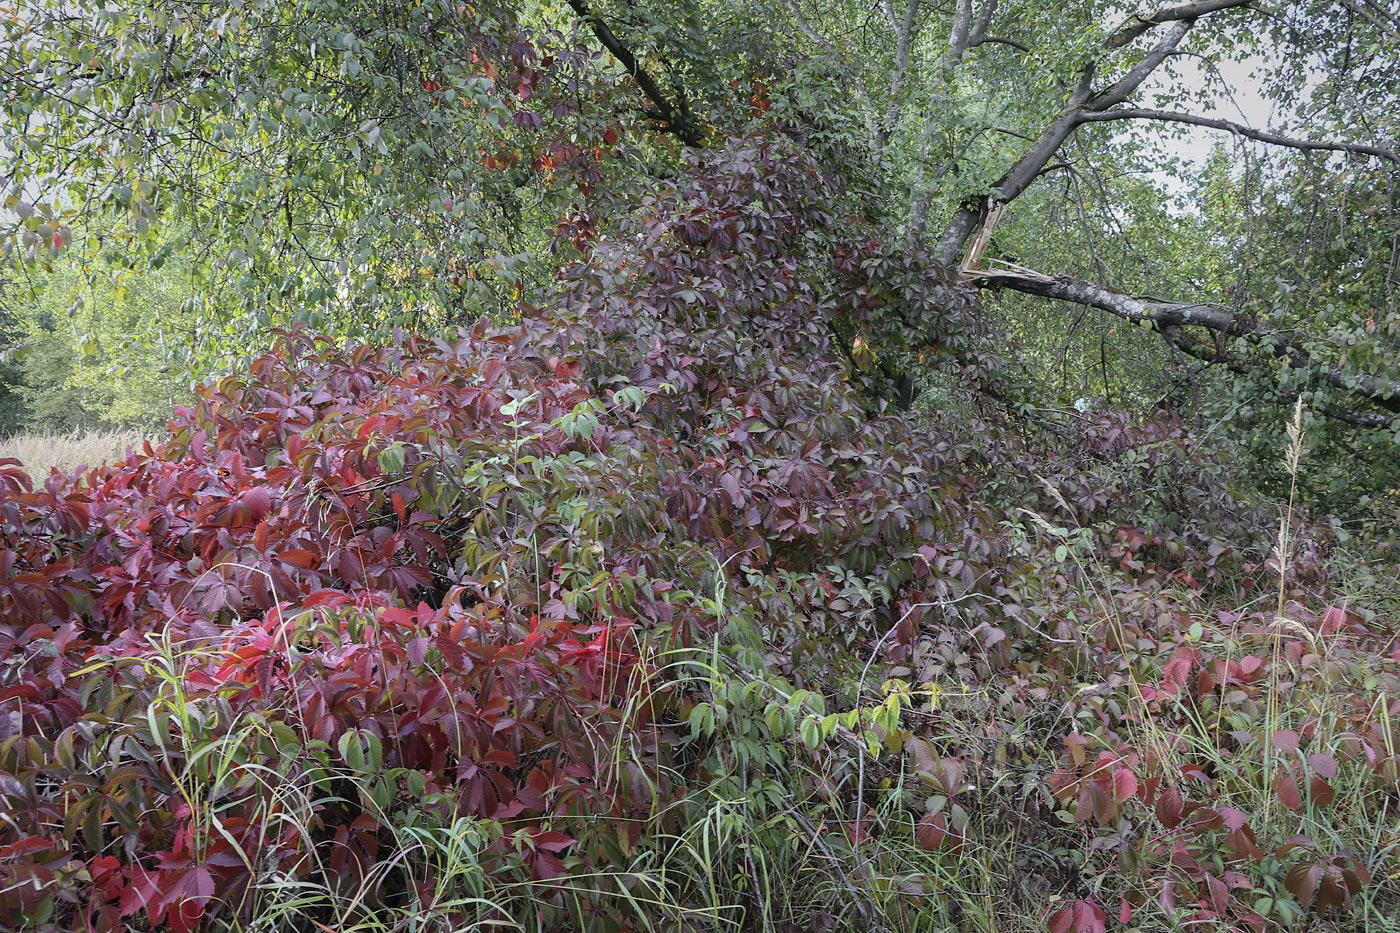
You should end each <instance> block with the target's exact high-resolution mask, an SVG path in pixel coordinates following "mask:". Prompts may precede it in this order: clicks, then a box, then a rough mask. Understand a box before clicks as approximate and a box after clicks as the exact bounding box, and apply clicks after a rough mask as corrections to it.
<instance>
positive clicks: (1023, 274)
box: [964, 268, 1400, 427]
mask: <svg viewBox="0 0 1400 933" xmlns="http://www.w3.org/2000/svg"><path fill="white" fill-rule="evenodd" d="M964 274H965V275H966V276H967V277H968V278H969V279H970V280H971V281H973V282H974V283H975V284H976V285H978V286H979V287H981V288H994V289H1000V288H1008V289H1011V290H1013V291H1018V292H1022V293H1024V294H1027V295H1036V296H1039V297H1041V298H1053V299H1056V300H1058V301H1067V302H1071V303H1073V304H1078V305H1086V306H1088V307H1091V308H1097V309H1098V310H1100V311H1106V312H1108V313H1109V314H1113V315H1116V316H1117V317H1120V318H1123V319H1124V320H1127V321H1132V322H1133V323H1135V324H1140V325H1143V326H1147V327H1151V328H1152V329H1153V330H1155V331H1157V332H1159V333H1161V334H1162V335H1163V337H1164V338H1165V339H1166V340H1168V341H1169V342H1170V343H1171V344H1172V345H1173V346H1175V347H1177V348H1178V349H1181V350H1182V351H1183V352H1186V353H1189V354H1190V355H1191V356H1194V357H1196V358H1197V359H1201V360H1205V361H1206V362H1210V363H1220V364H1224V365H1226V366H1228V367H1230V368H1231V369H1233V370H1236V371H1237V372H1238V371H1243V370H1246V369H1249V368H1250V367H1249V365H1248V362H1247V361H1246V360H1241V359H1239V358H1237V357H1233V356H1229V355H1226V354H1225V353H1223V352H1222V351H1220V350H1218V349H1217V348H1214V347H1210V346H1202V345H1200V344H1199V343H1196V342H1195V341H1191V340H1190V339H1189V338H1188V337H1187V336H1186V335H1185V334H1183V333H1182V332H1181V328H1183V327H1202V328H1205V329H1206V330H1208V331H1212V332H1214V333H1219V334H1224V335H1226V336H1230V337H1237V338H1240V339H1243V340H1245V341H1247V342H1248V343H1249V344H1251V345H1252V346H1254V347H1255V348H1257V349H1258V350H1259V351H1260V352H1262V353H1265V354H1267V355H1268V356H1272V357H1274V358H1276V359H1280V360H1283V361H1284V362H1285V363H1286V364H1287V365H1288V366H1290V367H1293V368H1295V369H1298V370H1299V371H1301V372H1304V373H1306V374H1307V376H1308V378H1309V379H1310V380H1311V381H1314V382H1320V383H1323V384H1325V385H1328V386H1331V387H1332V388H1334V389H1338V390H1341V391H1343V392H1346V393H1348V394H1350V395H1353V396H1356V397H1358V398H1362V399H1365V400H1366V401H1367V402H1370V403H1371V404H1374V405H1376V406H1377V407H1379V408H1381V409H1384V410H1385V411H1387V412H1392V413H1395V414H1400V385H1396V384H1394V383H1392V382H1390V381H1389V380H1386V379H1381V378H1376V377H1372V376H1363V375H1357V374H1347V373H1344V372H1343V371H1342V370H1341V368H1340V367H1337V366H1329V365H1327V364H1319V363H1317V362H1315V361H1314V360H1313V359H1312V358H1311V356H1310V355H1309V353H1308V352H1307V351H1306V350H1304V349H1302V348H1301V347H1299V346H1297V345H1295V344H1294V343H1293V342H1292V341H1291V340H1289V339H1288V338H1287V337H1285V336H1284V335H1282V334H1279V333H1277V332H1275V331H1271V330H1268V329H1267V328H1264V327H1261V326H1259V325H1258V324H1256V323H1254V322H1253V321H1250V320H1248V319H1247V318H1244V317H1242V316H1240V315H1238V314H1235V313H1233V312H1231V311H1228V310H1226V309H1225V308H1221V307H1219V306H1216V305H1211V304H1200V303H1190V302H1184V301H1167V300H1163V299H1159V298H1148V297H1134V296H1132V295H1125V294H1123V293H1122V292H1118V291H1114V290H1113V289H1111V288H1108V287H1107V286H1103V285H1098V284H1095V283H1092V282H1085V281H1082V280H1080V279H1075V278H1072V277H1070V276H1064V275H1059V276H1051V275H1045V274H1043V273H1040V272H1035V271H1033V270H1031V269H1022V268H1018V269H1015V270H1009V269H1008V270H1002V269H967V270H965V271H964ZM1333 414H1334V416H1336V417H1339V418H1341V420H1344V421H1347V422H1349V423H1351V424H1359V425H1363V426H1366V427H1383V426H1385V425H1388V424H1389V423H1390V422H1391V421H1392V420H1393V419H1394V415H1393V414H1392V415H1384V414H1380V413H1364V412H1349V411H1345V410H1338V411H1337V412H1334V413H1333Z"/></svg>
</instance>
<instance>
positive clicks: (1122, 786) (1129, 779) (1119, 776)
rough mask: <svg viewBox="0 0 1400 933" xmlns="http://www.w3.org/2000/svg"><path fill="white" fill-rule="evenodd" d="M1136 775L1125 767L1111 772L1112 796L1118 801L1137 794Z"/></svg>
mask: <svg viewBox="0 0 1400 933" xmlns="http://www.w3.org/2000/svg"><path fill="white" fill-rule="evenodd" d="M1137 790H1138V779H1137V775H1135V774H1133V772H1131V771H1129V770H1128V769H1127V768H1119V769H1118V770H1117V771H1115V772H1114V773H1113V797H1114V799H1115V800H1118V801H1119V802H1120V803H1121V802H1123V801H1126V800H1128V799H1129V798H1131V797H1133V796H1134V795H1136V794H1137Z"/></svg>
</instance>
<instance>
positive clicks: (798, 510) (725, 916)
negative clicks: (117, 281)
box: [0, 140, 1400, 933]
mask: <svg viewBox="0 0 1400 933" xmlns="http://www.w3.org/2000/svg"><path fill="white" fill-rule="evenodd" d="M844 198H845V195H844V193H843V192H841V191H840V189H839V186H838V185H837V184H836V183H835V182H834V181H832V180H830V179H825V178H823V177H822V176H821V175H820V173H819V172H818V171H817V169H816V167H815V165H813V164H812V163H810V162H808V161H804V159H803V158H802V157H801V155H800V153H797V152H794V151H789V150H788V149H786V148H784V146H783V145H781V144H778V143H773V142H764V143H760V142H756V141H754V140H735V141H733V142H732V143H731V144H730V146H729V147H728V148H727V149H725V150H724V151H723V152H718V153H713V154H709V155H705V156H696V157H694V161H693V163H692V164H691V165H690V167H689V170H688V173H687V174H685V175H684V176H682V177H680V178H678V179H675V180H673V183H671V184H670V185H669V186H668V187H665V188H659V189H658V190H657V191H655V192H653V193H651V194H650V195H648V196H646V197H644V198H642V200H641V203H642V204H643V208H642V209H641V210H640V211H639V212H638V213H637V214H636V216H635V217H634V218H633V221H632V224H631V226H630V227H629V228H628V229H626V230H624V231H623V232H622V233H621V234H619V235H618V236H617V237H615V238H607V237H600V236H598V235H596V234H595V233H593V232H591V231H589V230H586V229H574V230H571V231H570V232H569V236H570V237H572V238H573V239H574V240H575V244H574V245H575V246H576V247H577V248H578V249H579V250H580V251H581V252H580V259H579V260H578V262H576V263H574V264H572V265H568V266H567V267H566V268H564V269H563V270H562V271H561V275H560V281H559V285H558V290H557V292H556V293H555V294H554V295H552V296H551V303H550V305H549V307H548V308H527V309H525V312H526V313H525V315H524V322H523V323H522V324H520V325H518V326H515V327H511V328H505V327H501V328H491V327H488V326H486V325H482V326H480V327H478V328H476V329H475V330H473V331H470V332H466V333H462V334H460V335H458V336H457V337H455V338H454V339H451V340H447V339H424V338H411V337H404V338H403V339H402V340H401V341H400V342H399V343H398V344H397V345H395V346H392V347H383V348H373V347H366V346H353V345H351V346H339V345H335V344H333V343H332V342H331V341H328V340H325V339H323V338H317V337H315V336H312V335H309V334H307V333H304V332H293V333H287V334H283V335H282V336H281V337H280V338H279V341H278V344H277V346H276V347H275V348H274V350H273V351H272V352H270V353H269V354H267V355H266V356H264V357H263V358H261V359H259V360H257V361H255V362H254V363H253V365H252V367H251V368H250V370H249V371H248V373H247V374H245V375H242V376H236V377H231V378H229V379H226V380H224V381H222V382H221V383H218V384H215V385H210V386H206V387H205V388H204V389H203V390H202V391H201V393H200V395H199V398H198V400H197V402H196V403H195V404H194V405H193V406H192V407H190V408H188V409H184V410H180V411H178V412H177V413H176V416H175V418H174V419H173V420H172V422H171V424H170V433H169V436H168V438H167V439H166V440H164V441H163V442H162V443H160V444H159V445H147V446H145V447H144V449H143V450H141V451H139V452H133V453H132V454H131V455H130V456H128V457H127V458H126V459H124V460H122V461H120V462H116V463H111V464H108V465H106V466H102V467H99V468H95V469H92V470H88V471H86V472H83V473H73V474H69V475H66V476H64V475H53V476H50V477H48V478H47V479H45V480H43V481H41V482H39V483H37V484H36V483H35V481H34V480H32V479H31V478H30V476H29V475H27V474H26V473H25V472H24V471H23V470H22V469H21V468H20V466H19V464H17V463H15V462H14V461H5V462H4V463H3V464H0V571H3V575H0V616H2V617H3V622H2V623H0V665H3V666H0V706H3V712H4V713H5V715H4V716H2V717H0V798H3V801H2V802H0V816H3V819H4V822H3V826H0V876H3V879H4V884H3V887H0V922H3V923H5V924H7V925H9V926H12V927H24V928H32V929H52V930H84V931H98V930H101V931H119V930H153V929H162V930H163V929H170V930H175V931H180V933H186V931H192V930H196V929H201V930H230V931H254V930H257V931H272V930H296V931H302V930H305V931H312V930H317V931H323V933H324V931H333V933H344V931H415V933H417V931H423V933H428V931H448V930H461V929H479V928H506V929H522V930H540V931H544V930H559V929H586V930H608V931H624V930H627V931H631V930H658V931H661V930H666V931H672V930H674V931H692V930H694V931H701V930H704V931H710V930H714V931H719V930H762V931H798V930H802V931H807V930H846V929H867V930H889V931H894V930H900V931H903V930H929V931H933V930H948V929H970V930H1009V931H1014V930H1031V929H1044V928H1047V927H1048V928H1049V929H1050V930H1052V931H1057V933H1058V931H1064V930H1070V929H1073V930H1078V931H1094V930H1104V929H1107V928H1108V927H1110V926H1112V927H1115V928H1123V929H1142V930H1157V929H1163V930H1176V929H1181V930H1185V929H1206V928H1213V929H1236V930H1264V929H1270V928H1287V929H1319V930H1320V929H1348V930H1381V929H1386V928H1387V924H1388V923H1391V921H1390V920H1388V919H1387V918H1389V917H1390V916H1391V915H1392V914H1393V913H1394V911H1395V909H1396V906H1397V903H1400V898H1398V897H1397V893H1400V892H1397V880H1400V879H1397V875H1396V870H1395V867H1394V860H1393V858H1392V855H1393V853H1394V850H1395V846H1396V844H1397V829H1396V827H1397V820H1396V816H1395V813H1394V810H1395V804H1396V800H1397V797H1396V791H1397V780H1398V779H1400V757H1397V750H1396V734H1395V730H1394V727H1393V725H1392V723H1393V721H1394V720H1395V719H1396V717H1397V716H1400V706H1397V704H1396V700H1395V697H1396V694H1397V686H1398V685H1397V678H1396V673H1397V670H1396V668H1397V663H1400V648H1397V645H1396V640H1395V639H1396V631H1395V628H1394V619H1395V618H1396V616H1395V609H1396V607H1395V605H1394V603H1393V594H1392V593H1391V592H1390V591H1389V589H1388V582H1387V581H1388V580H1389V579H1390V571H1388V570H1385V569H1383V568H1377V567H1366V566H1361V565H1348V562H1347V558H1346V556H1345V552H1343V551H1341V550H1340V549H1338V548H1337V547H1336V546H1335V544H1334V542H1333V541H1332V540H1331V539H1330V537H1329V536H1328V534H1327V533H1326V531H1325V529H1324V528H1321V527H1316V526H1313V525H1312V524H1310V523H1309V522H1308V521H1307V520H1306V518H1305V516H1302V515H1299V514H1296V512H1295V510H1293V509H1292V508H1291V507H1290V505H1289V504H1287V503H1282V504H1279V505H1278V506H1277V507H1276V506H1273V505H1271V504H1269V503H1260V502H1253V501H1250V500H1249V499H1248V498H1247V497H1245V496H1243V495H1241V494H1240V493H1239V492H1238V490H1236V489H1235V488H1234V486H1233V485H1232V484H1231V482H1230V481H1229V476H1230V470H1229V465H1228V463H1226V462H1224V461H1223V460H1222V459H1221V458H1220V457H1219V456H1218V455H1217V454H1216V453H1215V452H1214V451H1213V449H1212V448H1210V447H1209V446H1208V445H1206V444H1205V443H1203V442H1202V441H1200V440H1198V439H1196V438H1194V437H1192V436H1191V434H1190V433H1189V432H1188V431H1186V430H1185V429H1184V428H1183V427H1182V426H1181V425H1178V424H1173V423H1164V422H1149V423H1145V424H1138V423H1132V422H1130V421H1129V420H1128V419H1127V418H1125V417H1122V416H1118V415H1114V414H1101V415H1097V416H1094V417H1093V418H1086V419H1080V420H1078V421H1075V422H1073V423H1067V424H1065V425H1063V426H1060V427H1059V428H1058V429H1057V430H1059V431H1060V433H1058V434H1056V435H1054V436H1053V441H1054V443H1053V444H1045V445H1044V446H1042V445H1041V444H1040V443H1038V442H1037V441H1035V440H1034V438H1033V437H1032V438H1030V439H1027V436H1026V435H1025V433H1024V431H1023V430H1022V429H1021V428H1019V427H1018V426H1016V425H1014V424H1013V423H1012V422H1011V421H1010V420H1009V417H1008V416H1007V415H1006V413H1005V411H1004V409H1003V408H1001V407H999V406H990V405H989V404H988V403H987V402H986V398H987V395H988V393H989V392H998V393H999V392H1000V390H999V388H998V387H999V386H1000V382H999V380H1000V379H1001V378H1002V377H1001V375H1000V374H1001V373H1002V372H1003V371H1004V368H1005V366H1004V364H1005V360H1003V359H1002V358H1001V357H1000V356H999V355H998V352H994V347H993V343H994V341H993V340H992V338H991V336H990V335H988V334H985V333H983V332H982V330H981V327H982V322H981V319H980V318H979V317H978V315H977V314H976V313H975V308H974V307H973V306H972V304H971V301H970V298H969V296H968V295H967V294H966V293H965V291H964V290H963V289H962V288H961V287H960V286H958V285H957V284H956V283H952V282H948V281H945V280H943V279H942V278H940V277H939V276H938V275H936V274H933V273H929V272H928V271H926V268H925V267H924V266H922V265H919V264H916V263H914V262H913V261H912V260H906V259H902V258H900V257H901V253H900V252H897V251H893V250H891V249H887V248H886V247H883V246H882V245H881V244H880V242H879V241H878V239H877V238H875V237H874V236H873V235H872V233H871V231H869V230H867V229H864V228H862V227H861V225H860V224H859V223H856V222H854V221H852V222H850V223H847V220H846V219H847V214H846V213H845V211H846V210H847V208H848V206H849V205H848V202H847V201H846V200H844ZM842 224H846V227H847V228H848V229H849V238H848V240H846V241H844V242H842V243H839V244H838V245H837V246H836V247H835V248H834V249H833V250H832V251H831V253H830V254H829V255H828V254H825V253H823V254H821V255H816V254H809V253H808V252H806V246H807V245H808V240H807V238H806V231H808V230H810V229H813V228H814V227H820V228H821V229H827V230H829V229H839V228H841V226H842ZM887 305H888V306H897V307H899V308H901V309H903V311H904V313H905V316H904V317H903V320H904V322H905V323H904V324H903V325H902V326H904V327H906V328H908V330H909V331H910V334H909V335H906V336H907V337H908V340H909V342H911V343H919V342H922V343H924V344H925V345H927V346H928V347H929V350H928V354H927V356H928V359H929V365H936V366H938V367H941V368H942V369H943V370H945V371H946V372H949V373H955V374H957V376H958V384H959V385H961V386H963V387H964V388H963V390H962V391H960V392H958V393H954V394H951V395H949V396H948V397H947V398H945V399H944V404H942V405H940V406H939V407H938V408H936V409H933V410H928V411H923V412H919V413H913V412H902V411H897V410H893V409H891V408H890V407H888V406H886V405H883V404H882V403H881V402H880V399H881V398H882V394H881V393H882V392H883V391H884V389H885V388H887V386H884V384H883V383H882V381H881V380H882V378H884V376H883V371H882V370H881V368H880V367H879V366H878V365H864V363H863V361H862V360H859V359H856V358H853V357H852V356H851V355H850V353H849V352H848V351H849V350H850V348H851V347H852V345H853V342H854V340H855V338H856V337H862V339H864V337H863V336H862V335H865V336H870V332H869V329H870V328H872V327H874V326H875V325H874V324H873V323H872V321H873V320H874V318H872V317H871V315H870V314H869V311H870V309H871V308H873V307H883V306H887ZM890 319H891V318H890V316H881V317H880V320H890ZM872 344H873V345H878V344H879V341H877V340H874V339H873V337H872V339H871V340H870V341H868V343H867V344H866V345H872ZM1302 442H1303V441H1302V438H1301V436H1298V437H1295V439H1294V446H1293V447H1292V448H1290V451H1289V452H1288V457H1289V461H1288V462H1289V464H1290V469H1292V470H1293V471H1295V472H1296V471H1297V470H1299V469H1305V468H1306V464H1305V463H1303V462H1301V461H1302V446H1301V445H1302ZM1280 513H1281V516H1282V517H1281V518H1280Z"/></svg>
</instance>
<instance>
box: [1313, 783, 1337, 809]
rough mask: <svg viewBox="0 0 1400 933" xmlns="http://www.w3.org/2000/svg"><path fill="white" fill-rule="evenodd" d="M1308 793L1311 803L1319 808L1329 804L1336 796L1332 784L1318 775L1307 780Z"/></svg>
mask: <svg viewBox="0 0 1400 933" xmlns="http://www.w3.org/2000/svg"><path fill="white" fill-rule="evenodd" d="M1308 794H1309V795H1310V796H1311V798H1312V805H1313V806H1315V807H1319V808H1321V807H1325V806H1327V805H1329V804H1330V803H1331V802H1332V800H1333V799H1334V798H1335V797H1336V796H1337V792H1336V791H1335V790H1333V789H1332V785H1331V784H1328V783H1327V782H1326V781H1324V780H1323V779H1322V778H1320V777H1314V778H1313V779H1312V780H1311V781H1309V782H1308Z"/></svg>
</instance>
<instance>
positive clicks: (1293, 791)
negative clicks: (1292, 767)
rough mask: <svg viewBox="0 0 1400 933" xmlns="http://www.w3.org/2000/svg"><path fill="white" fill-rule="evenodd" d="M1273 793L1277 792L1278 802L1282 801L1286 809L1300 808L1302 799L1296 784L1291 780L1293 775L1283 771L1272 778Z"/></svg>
mask: <svg viewBox="0 0 1400 933" xmlns="http://www.w3.org/2000/svg"><path fill="white" fill-rule="evenodd" d="M1274 793H1276V794H1278V799H1279V803H1282V804H1283V805H1284V806H1285V807H1287V808H1288V809H1290V810H1301V809H1302V807H1303V800H1302V798H1301V797H1300V796H1299V795H1298V785H1297V783H1296V782H1295V781H1294V780H1293V775H1291V774H1289V773H1287V772H1284V773H1282V774H1280V775H1279V776H1278V777H1276V778H1274Z"/></svg>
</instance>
